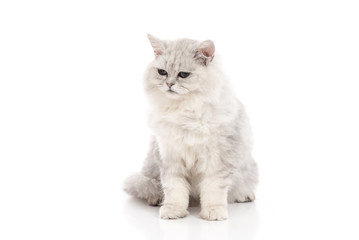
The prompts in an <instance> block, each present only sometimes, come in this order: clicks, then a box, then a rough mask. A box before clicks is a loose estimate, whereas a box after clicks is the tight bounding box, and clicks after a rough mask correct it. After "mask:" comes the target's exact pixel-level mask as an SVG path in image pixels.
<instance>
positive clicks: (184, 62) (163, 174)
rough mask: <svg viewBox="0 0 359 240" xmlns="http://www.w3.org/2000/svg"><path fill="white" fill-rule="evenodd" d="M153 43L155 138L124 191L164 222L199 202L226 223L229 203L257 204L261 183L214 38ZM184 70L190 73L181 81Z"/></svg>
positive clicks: (150, 86) (148, 80)
mask: <svg viewBox="0 0 359 240" xmlns="http://www.w3.org/2000/svg"><path fill="white" fill-rule="evenodd" d="M149 39H150V42H151V45H152V47H153V49H154V52H155V59H154V60H153V61H152V62H151V64H150V65H149V67H148V69H147V71H146V75H145V79H144V85H145V90H146V94H147V96H148V100H149V102H150V105H151V107H152V109H151V114H150V118H149V120H150V121H149V125H150V128H151V129H152V131H153V140H152V142H151V147H150V151H149V154H148V156H147V158H146V160H145V163H144V166H143V169H142V171H141V173H137V174H136V175H134V176H131V177H129V178H128V179H127V180H126V182H125V190H126V191H127V192H128V193H129V194H131V195H133V196H135V197H138V198H142V199H145V200H147V202H148V203H149V204H152V205H157V204H162V206H161V208H160V217H161V218H164V219H175V218H180V217H184V216H186V215H187V214H188V212H187V208H188V204H189V199H190V197H191V198H193V199H199V200H200V203H201V213H200V216H201V217H202V218H203V219H206V220H224V219H226V218H227V217H228V213H227V202H246V201H253V200H254V190H255V186H256V184H257V182H258V170H257V165H256V163H255V162H254V160H253V158H252V155H251V148H252V141H251V133H250V127H249V123H248V118H247V115H246V113H245V111H244V107H243V105H242V104H241V103H240V102H239V101H238V100H237V99H236V97H235V95H234V93H233V91H232V87H231V85H230V82H229V81H228V79H227V78H226V76H225V75H224V74H223V73H222V71H221V70H220V67H219V64H218V62H217V58H216V57H215V55H214V44H213V42H212V41H210V40H207V41H205V42H198V41H195V40H190V39H180V40H176V41H163V40H159V39H157V38H155V37H153V36H151V35H149ZM158 69H164V70H165V71H167V73H168V74H167V75H166V76H162V75H160V74H159V73H158ZM179 72H190V75H189V76H188V77H187V78H184V79H182V78H180V77H178V73H179ZM168 84H174V85H173V86H172V87H171V90H172V92H171V91H169V87H168Z"/></svg>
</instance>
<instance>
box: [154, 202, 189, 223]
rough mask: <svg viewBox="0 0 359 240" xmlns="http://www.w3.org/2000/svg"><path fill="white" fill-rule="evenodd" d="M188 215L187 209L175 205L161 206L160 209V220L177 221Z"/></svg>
mask: <svg viewBox="0 0 359 240" xmlns="http://www.w3.org/2000/svg"><path fill="white" fill-rule="evenodd" d="M187 214H188V212H187V209H186V208H184V207H181V206H177V205H167V204H166V205H163V206H162V207H161V208H160V218H162V219H177V218H183V217H185V216H186V215H187Z"/></svg>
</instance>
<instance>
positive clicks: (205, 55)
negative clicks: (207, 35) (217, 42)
mask: <svg viewBox="0 0 359 240" xmlns="http://www.w3.org/2000/svg"><path fill="white" fill-rule="evenodd" d="M214 51H215V47H214V43H213V42H212V41H211V40H206V41H203V42H202V43H201V44H200V45H199V47H198V48H197V50H196V55H195V57H196V58H197V59H198V60H199V61H200V62H202V63H203V64H204V65H207V64H208V63H210V62H211V61H212V59H213V57H214Z"/></svg>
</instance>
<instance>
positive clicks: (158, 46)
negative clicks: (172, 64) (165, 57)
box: [147, 34, 164, 56]
mask: <svg viewBox="0 0 359 240" xmlns="http://www.w3.org/2000/svg"><path fill="white" fill-rule="evenodd" d="M147 37H148V39H149V40H150V43H151V45H152V48H153V51H154V53H155V55H156V56H159V55H161V54H163V51H164V44H163V42H162V41H161V40H160V39H158V38H156V37H154V36H152V35H151V34H147Z"/></svg>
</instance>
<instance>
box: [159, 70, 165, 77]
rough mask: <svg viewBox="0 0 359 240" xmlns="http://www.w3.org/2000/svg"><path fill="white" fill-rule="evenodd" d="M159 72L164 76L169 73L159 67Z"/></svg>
mask: <svg viewBox="0 0 359 240" xmlns="http://www.w3.org/2000/svg"><path fill="white" fill-rule="evenodd" d="M158 74H159V75H162V76H165V75H167V72H166V71H165V70H163V69H158Z"/></svg>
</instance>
